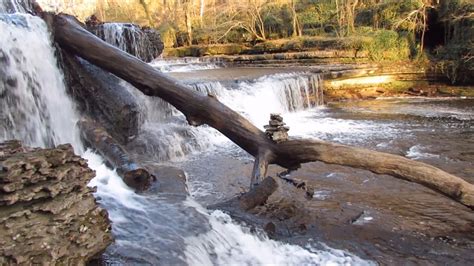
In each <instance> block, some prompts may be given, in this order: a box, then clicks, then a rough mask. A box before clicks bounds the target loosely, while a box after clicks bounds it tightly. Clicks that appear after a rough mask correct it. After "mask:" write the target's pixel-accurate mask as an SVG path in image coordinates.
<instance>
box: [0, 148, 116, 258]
mask: <svg viewBox="0 0 474 266" xmlns="http://www.w3.org/2000/svg"><path fill="white" fill-rule="evenodd" d="M0 166H1V167H0V168H1V171H0V191H1V193H0V235H1V236H2V237H1V240H0V265H12V264H40V265H49V264H60V265H72V264H73V265H78V264H79V265H80V264H85V263H86V262H87V261H88V260H90V259H91V258H92V257H94V256H95V255H98V254H100V253H101V252H102V251H103V250H105V248H106V247H107V246H108V245H109V244H110V243H111V242H112V236H111V232H110V221H109V219H108V214H107V212H106V211H105V210H103V209H101V208H100V207H99V206H98V205H97V203H96V201H95V199H94V197H93V195H92V192H93V189H91V188H89V187H87V183H89V181H90V180H91V179H92V178H93V177H94V171H92V170H91V169H89V168H88V167H87V163H86V161H85V160H84V159H82V158H80V157H79V156H76V155H75V154H74V151H73V149H72V147H71V146H70V145H60V146H58V147H57V148H55V149H31V148H26V147H23V146H22V145H21V143H20V142H18V141H8V142H5V143H1V144H0Z"/></svg>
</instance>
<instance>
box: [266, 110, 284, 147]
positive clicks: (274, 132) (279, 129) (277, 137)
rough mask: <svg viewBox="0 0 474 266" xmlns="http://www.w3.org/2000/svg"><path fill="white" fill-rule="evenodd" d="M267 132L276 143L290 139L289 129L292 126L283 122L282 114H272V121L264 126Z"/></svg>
mask: <svg viewBox="0 0 474 266" xmlns="http://www.w3.org/2000/svg"><path fill="white" fill-rule="evenodd" d="M264 128H265V134H266V135H267V136H268V137H269V138H270V139H271V140H273V141H275V142H276V143H280V142H283V141H287V140H288V131H289V130H290V127H288V126H286V124H285V122H283V117H282V116H281V115H280V114H270V121H269V122H268V125H265V126H264Z"/></svg>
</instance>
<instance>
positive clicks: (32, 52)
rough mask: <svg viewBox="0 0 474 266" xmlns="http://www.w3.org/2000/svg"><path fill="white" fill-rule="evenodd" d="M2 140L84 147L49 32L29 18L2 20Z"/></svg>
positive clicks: (20, 16)
mask: <svg viewBox="0 0 474 266" xmlns="http://www.w3.org/2000/svg"><path fill="white" fill-rule="evenodd" d="M0 32H2V38H1V39H0V62H1V63H2V64H1V66H0V73H1V74H2V75H0V80H1V81H2V82H1V83H0V96H1V97H0V102H1V105H0V120H1V121H2V123H1V125H0V140H6V139H13V138H16V139H20V140H22V141H23V142H24V143H25V144H26V145H30V146H39V147H51V146H55V145H58V144H62V143H71V144H73V146H74V148H75V149H76V152H81V150H82V145H81V142H80V139H79V133H78V130H77V129H76V122H77V120H78V117H77V115H76V112H75V106H74V104H73V102H72V101H71V100H70V98H69V97H68V95H67V93H66V88H65V85H64V81H63V76H62V73H61V71H60V70H59V68H58V66H57V62H56V60H55V56H54V49H53V47H52V45H51V41H50V38H49V33H48V29H47V27H46V24H45V23H44V22H43V20H42V19H40V18H38V17H33V16H30V15H26V14H15V15H1V16H0Z"/></svg>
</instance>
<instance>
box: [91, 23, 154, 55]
mask: <svg viewBox="0 0 474 266" xmlns="http://www.w3.org/2000/svg"><path fill="white" fill-rule="evenodd" d="M102 27H103V32H99V36H100V37H101V38H102V39H103V40H104V41H106V42H107V43H109V44H112V45H114V46H116V47H118V48H119V49H120V50H122V51H126V52H128V53H130V54H132V55H134V56H136V57H139V58H147V56H148V55H150V54H153V51H152V50H151V46H150V43H149V41H148V38H147V37H146V34H145V33H144V32H143V31H142V30H141V29H140V28H139V27H137V26H136V25H133V24H129V23H104V24H102ZM102 34H103V35H102Z"/></svg>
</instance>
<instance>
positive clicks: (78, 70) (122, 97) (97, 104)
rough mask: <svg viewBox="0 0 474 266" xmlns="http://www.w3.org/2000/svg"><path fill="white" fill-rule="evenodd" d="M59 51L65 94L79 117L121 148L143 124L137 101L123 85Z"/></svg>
mask: <svg viewBox="0 0 474 266" xmlns="http://www.w3.org/2000/svg"><path fill="white" fill-rule="evenodd" d="M60 51H61V61H60V62H61V65H62V69H63V72H64V77H65V81H66V84H67V88H68V90H69V94H70V95H72V96H73V97H74V99H75V100H76V103H78V107H79V109H80V111H81V113H82V114H86V115H88V116H90V117H94V118H95V119H96V120H97V121H98V122H100V124H101V125H103V126H104V127H105V128H106V129H107V131H108V132H109V133H110V134H111V135H112V136H113V137H114V138H115V139H116V140H118V141H119V142H120V143H122V144H126V143H127V142H128V141H130V140H131V139H133V138H134V137H136V136H137V135H138V130H139V128H140V126H141V124H142V123H143V121H142V118H141V117H140V110H139V109H140V108H139V105H138V102H137V99H136V98H135V96H133V95H132V93H130V92H129V91H128V89H127V88H126V85H125V82H124V81H122V80H121V79H119V78H117V77H116V76H114V75H112V74H110V73H108V72H106V71H104V70H102V69H101V68H98V67H96V66H94V65H92V64H90V63H89V62H87V61H85V60H82V59H81V58H79V57H76V56H74V55H71V54H69V53H68V52H67V51H64V50H60Z"/></svg>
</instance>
